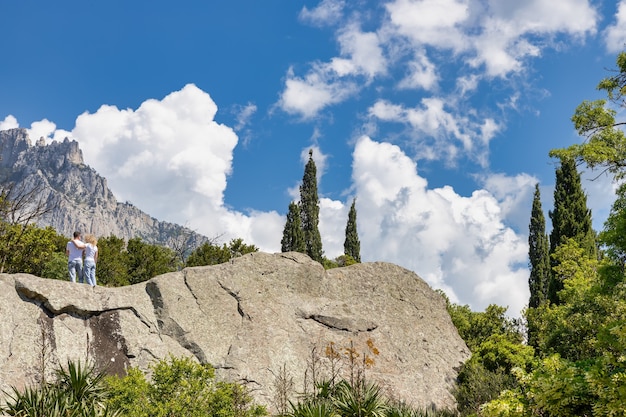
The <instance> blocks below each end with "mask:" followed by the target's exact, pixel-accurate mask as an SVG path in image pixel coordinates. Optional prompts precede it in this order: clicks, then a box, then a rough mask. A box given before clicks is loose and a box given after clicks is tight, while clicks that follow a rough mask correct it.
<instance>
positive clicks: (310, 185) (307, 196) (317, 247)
mask: <svg viewBox="0 0 626 417" xmlns="http://www.w3.org/2000/svg"><path fill="white" fill-rule="evenodd" d="M319 215H320V207H319V198H318V197H317V168H316V166H315V161H313V150H312V149H311V150H310V151H309V161H308V162H307V164H306V166H305V167H304V176H303V177H302V185H300V217H301V219H302V230H303V232H304V242H305V245H306V254H307V255H309V256H310V257H311V259H313V260H316V261H318V262H320V263H322V255H323V251H322V237H321V236H320V231H319V229H318V223H319Z"/></svg>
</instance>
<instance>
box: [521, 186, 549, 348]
mask: <svg viewBox="0 0 626 417" xmlns="http://www.w3.org/2000/svg"><path fill="white" fill-rule="evenodd" d="M549 252H550V242H549V240H548V235H547V234H546V218H545V216H544V215H543V209H542V207H541V194H540V192H539V184H536V185H535V195H534V198H533V207H532V210H531V214H530V224H529V226H528V259H529V261H530V265H529V266H530V277H529V278H528V287H529V289H530V299H529V300H528V310H527V311H526V323H527V329H526V332H527V333H526V335H527V340H528V345H529V346H532V347H534V348H536V347H537V345H538V336H539V335H538V333H539V329H540V326H541V317H539V316H538V314H537V313H536V310H535V309H536V308H538V307H540V306H542V305H544V304H545V303H546V302H547V301H548V286H549V284H550V279H551V278H550V277H551V269H550V253H549Z"/></svg>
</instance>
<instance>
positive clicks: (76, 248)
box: [65, 232, 85, 284]
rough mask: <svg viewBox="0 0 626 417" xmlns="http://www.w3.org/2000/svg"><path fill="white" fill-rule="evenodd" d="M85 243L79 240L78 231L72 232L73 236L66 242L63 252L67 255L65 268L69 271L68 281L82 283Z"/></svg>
mask: <svg viewBox="0 0 626 417" xmlns="http://www.w3.org/2000/svg"><path fill="white" fill-rule="evenodd" d="M84 250H85V244H84V243H83V242H81V240H80V232H74V238H73V239H72V240H70V241H69V242H67V245H66V246H65V254H66V255H67V260H68V261H67V269H68V270H69V273H70V282H76V276H77V275H78V282H79V283H81V284H82V283H83V251H84Z"/></svg>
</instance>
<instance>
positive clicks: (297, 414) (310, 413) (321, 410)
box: [287, 398, 341, 417]
mask: <svg viewBox="0 0 626 417" xmlns="http://www.w3.org/2000/svg"><path fill="white" fill-rule="evenodd" d="M287 415H288V416H289V417H341V416H340V415H339V414H337V413H336V412H335V411H334V407H333V405H332V404H331V403H330V402H329V401H327V400H325V399H322V398H311V399H309V400H305V401H303V402H299V403H297V404H293V403H291V412H290V413H288V414H287Z"/></svg>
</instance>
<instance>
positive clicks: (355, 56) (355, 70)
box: [331, 24, 387, 80]
mask: <svg viewBox="0 0 626 417" xmlns="http://www.w3.org/2000/svg"><path fill="white" fill-rule="evenodd" d="M337 40H338V42H339V46H340V48H339V49H340V52H341V58H333V59H332V60H331V67H332V68H333V70H334V71H335V72H336V73H337V75H338V76H340V77H344V76H346V75H365V76H366V77H367V79H368V80H371V79H372V78H374V77H375V76H377V75H381V74H384V73H385V72H386V71H387V62H386V60H385V57H384V56H383V51H382V49H381V47H380V40H379V39H378V36H377V35H376V33H373V32H362V31H361V30H360V28H359V27H358V26H357V25H356V24H351V25H348V26H347V27H346V28H344V29H343V30H342V31H341V32H340V34H339V36H338V39H337Z"/></svg>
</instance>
